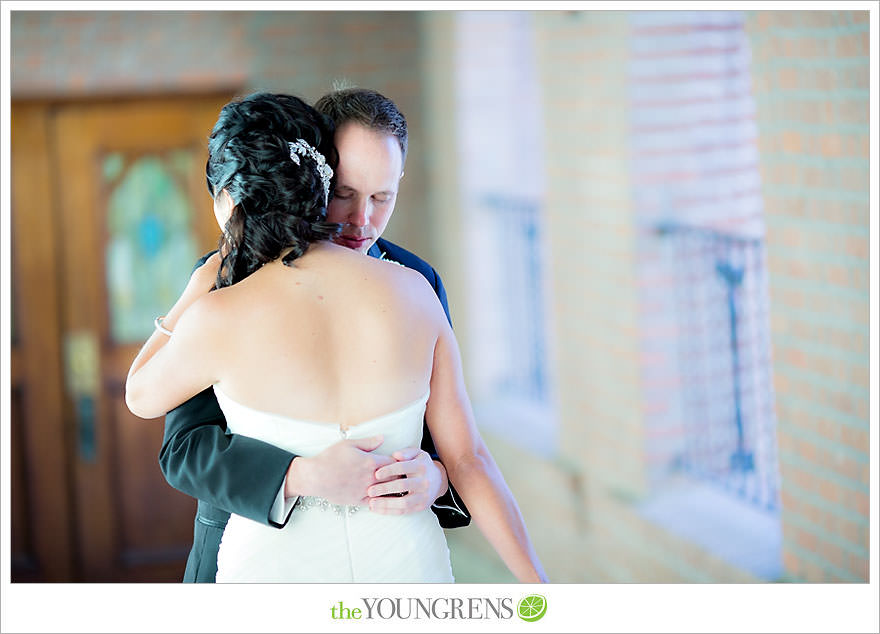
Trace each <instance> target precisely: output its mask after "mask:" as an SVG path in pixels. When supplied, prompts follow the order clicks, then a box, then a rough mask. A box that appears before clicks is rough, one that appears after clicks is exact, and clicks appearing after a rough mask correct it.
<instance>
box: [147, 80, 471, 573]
mask: <svg viewBox="0 0 880 634" xmlns="http://www.w3.org/2000/svg"><path fill="white" fill-rule="evenodd" d="M315 108H316V109H317V110H319V111H320V112H322V113H323V114H325V115H327V116H328V117H330V118H331V119H333V121H334V123H335V124H336V134H335V137H334V141H335V144H336V147H337V150H338V151H339V166H338V168H337V171H336V177H337V178H336V189H335V191H334V196H333V200H331V201H330V205H329V207H328V210H327V219H328V220H329V221H330V222H338V223H340V224H342V225H343V229H342V233H341V235H339V236H338V238H337V242H338V243H339V244H342V245H344V246H346V247H349V248H351V249H354V250H356V251H360V252H362V253H365V254H367V255H370V256H372V257H377V258H380V259H386V260H390V261H393V262H396V263H398V264H401V265H403V266H406V267H409V268H411V269H415V270H417V271H419V272H420V273H421V274H422V275H424V276H425V278H426V279H427V280H428V282H430V283H431V285H432V286H433V288H434V291H435V292H436V293H437V296H438V298H439V299H440V302H441V303H442V305H443V309H444V310H445V311H446V317H447V319H449V307H448V306H447V301H446V291H445V289H444V288H443V282H441V280H440V276H439V275H437V272H436V271H434V269H433V268H432V267H431V265H430V264H428V263H427V262H425V261H424V260H422V259H421V258H419V257H417V256H416V255H414V254H412V253H410V252H409V251H406V250H405V249H403V248H401V247H399V246H397V245H395V244H393V243H391V242H388V241H387V240H383V239H381V238H380V237H379V236H381V234H382V232H383V231H384V230H385V227H386V226H387V224H388V221H389V220H390V219H391V214H392V212H393V211H394V204H395V202H396V198H397V190H398V185H399V182H400V178H401V177H402V176H403V164H404V161H405V160H406V151H407V127H406V120H405V119H404V117H403V114H402V113H401V112H400V111H399V110H398V109H397V106H396V105H395V104H394V102H392V101H391V100H390V99H388V98H386V97H384V96H382V95H381V94H379V93H377V92H375V91H372V90H364V89H357V88H354V89H346V90H340V91H336V92H332V93H330V94H328V95H325V96H324V97H322V98H321V99H319V100H318V102H317V103H316V104H315ZM205 258H207V256H205V257H204V258H202V260H201V261H200V262H199V265H200V264H201V263H202V262H203V261H204V259H205ZM380 444H381V438H379V437H376V438H367V439H361V440H343V441H340V442H339V443H337V444H335V445H333V446H331V447H329V448H327V449H326V450H324V451H323V452H321V453H320V454H318V455H316V456H313V457H310V458H304V457H299V456H295V455H294V454H291V453H290V452H287V451H285V450H283V449H280V448H278V447H275V446H273V445H270V444H267V443H264V442H262V441H259V440H256V439H253V438H249V437H247V436H238V435H235V434H227V433H226V421H225V419H224V418H223V413H222V412H221V410H220V407H219V405H218V404H217V399H216V398H215V397H214V393H213V390H210V389H208V390H205V391H204V392H202V393H201V394H199V395H197V396H195V397H194V398H192V399H190V400H189V401H187V402H186V403H184V404H183V405H181V406H179V407H178V408H176V409H174V410H172V411H171V412H169V413H168V415H167V416H166V417H165V435H164V439H163V441H162V449H161V451H160V453H159V465H160V467H161V469H162V473H163V474H164V475H165V479H166V480H167V481H168V483H169V484H170V485H171V486H173V487H174V488H176V489H178V490H180V491H183V492H184V493H186V494H188V495H191V496H193V497H195V498H198V500H199V504H198V511H197V513H196V518H195V527H194V530H193V547H192V550H191V551H190V554H189V558H188V559H187V562H186V571H185V573H184V579H183V580H184V581H185V582H213V581H214V579H215V575H216V573H217V551H218V548H219V546H220V539H221V538H222V536H223V530H224V528H225V526H226V522H227V520H228V519H229V514H230V513H236V514H238V515H242V516H244V517H247V518H249V519H252V520H254V521H257V522H260V523H262V524H266V525H271V526H275V527H277V528H282V527H283V526H284V525H285V524H286V523H287V522H288V521H289V520H290V513H291V511H292V510H293V507H294V506H295V505H296V502H297V500H298V498H299V496H300V495H313V496H318V497H323V498H326V499H328V500H329V501H330V502H333V503H335V504H358V503H363V500H365V499H366V500H368V503H369V506H370V509H371V510H372V511H375V512H378V513H387V514H403V513H411V512H415V511H421V510H424V509H425V508H427V507H428V506H430V507H431V509H432V510H433V511H434V513H435V514H436V515H437V517H438V519H439V521H440V525H441V526H443V527H444V528H455V527H458V526H466V525H467V524H468V523H469V522H470V515H469V513H468V511H467V508H466V507H465V506H464V504H463V503H462V502H461V500H460V499H459V497H458V495H457V494H456V493H455V490H454V489H453V488H452V486H451V485H450V484H449V483H448V480H447V476H446V470H445V469H444V468H443V465H442V464H441V463H440V462H439V460H438V459H437V454H436V451H435V449H434V443H433V440H432V439H431V435H430V433H429V432H428V428H427V425H425V427H424V430H423V438H422V446H421V448H417V447H410V448H407V449H403V450H401V451H398V452H395V453H394V454H392V456H391V457H387V456H382V455H379V454H374V453H372V451H373V450H374V449H376V448H377V447H378V446H379V445H380ZM294 521H295V520H294ZM291 563H292V564H293V565H295V563H296V562H291Z"/></svg>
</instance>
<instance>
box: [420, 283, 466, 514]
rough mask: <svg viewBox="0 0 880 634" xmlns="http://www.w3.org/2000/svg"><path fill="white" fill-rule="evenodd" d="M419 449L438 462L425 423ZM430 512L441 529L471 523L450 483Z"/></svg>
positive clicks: (442, 295) (440, 290)
mask: <svg viewBox="0 0 880 634" xmlns="http://www.w3.org/2000/svg"><path fill="white" fill-rule="evenodd" d="M431 273H433V277H434V279H433V280H429V281H430V282H431V285H432V286H433V287H434V292H436V293H437V297H438V299H439V300H440V304H441V305H442V306H443V310H444V312H445V313H446V319H447V320H448V321H449V325H450V326H451V325H452V318H451V317H450V316H449V303H448V302H447V300H446V289H445V288H444V287H443V281H442V280H441V279H440V276H439V275H438V274H437V271H435V270H434V269H431ZM421 448H422V450H423V451H425V452H426V453H428V454H429V455H430V456H431V458H433V459H434V460H440V458H439V456H438V455H437V449H436V448H435V447H434V439H433V438H431V432H430V431H429V430H428V424H427V423H425V426H424V430H423V432H422V447H421ZM441 462H442V461H441ZM431 510H432V511H434V514H435V515H436V516H437V519H438V521H439V522H440V526H442V527H443V528H459V527H462V526H467V525H468V524H470V523H471V514H470V512H469V511H468V509H467V507H466V506H465V504H464V502H463V501H462V499H461V497H459V495H458V492H457V491H456V490H455V487H453V486H452V482H450V483H449V489H448V490H447V491H446V493H444V494H443V495H441V496H440V497H439V498H437V500H436V501H435V502H434V504H432V505H431Z"/></svg>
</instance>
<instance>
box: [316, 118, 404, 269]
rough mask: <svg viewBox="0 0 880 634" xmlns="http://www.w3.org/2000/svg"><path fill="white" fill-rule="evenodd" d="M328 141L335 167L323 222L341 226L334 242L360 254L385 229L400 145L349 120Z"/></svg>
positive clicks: (400, 160)
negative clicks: (335, 157)
mask: <svg viewBox="0 0 880 634" xmlns="http://www.w3.org/2000/svg"><path fill="white" fill-rule="evenodd" d="M334 141H335V143H336V149H337V150H338V152H339V166H338V167H337V169H336V190H335V192H334V195H333V200H331V201H330V206H329V207H328V209H327V220H329V221H330V222H338V223H340V224H342V234H341V235H340V236H338V237H337V238H336V242H337V244H341V245H343V246H346V247H348V248H350V249H354V250H356V251H360V252H361V253H366V252H367V250H369V248H370V247H371V246H373V244H375V242H376V240H378V239H379V236H381V235H382V232H383V231H385V227H386V226H387V225H388V221H389V220H390V219H391V214H392V212H393V211H394V203H396V202H397V188H398V186H399V184H400V177H401V176H403V156H402V154H401V151H400V145H399V144H398V142H397V139H396V138H395V137H394V136H393V135H391V134H385V133H382V132H377V131H375V130H371V129H369V128H367V127H364V126H362V125H360V124H358V123H352V122H349V123H346V124H344V125H342V126H341V127H340V128H339V129H338V130H337V131H336V136H335V137H334Z"/></svg>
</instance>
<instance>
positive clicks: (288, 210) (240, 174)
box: [205, 93, 341, 288]
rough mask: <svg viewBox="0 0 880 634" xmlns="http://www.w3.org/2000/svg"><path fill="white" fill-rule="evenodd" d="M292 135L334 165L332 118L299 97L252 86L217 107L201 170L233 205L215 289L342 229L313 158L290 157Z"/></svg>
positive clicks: (222, 242)
mask: <svg viewBox="0 0 880 634" xmlns="http://www.w3.org/2000/svg"><path fill="white" fill-rule="evenodd" d="M297 139H303V140H305V141H306V142H307V143H308V144H310V145H311V146H312V147H314V148H315V149H316V150H317V151H318V152H320V153H321V154H323V155H324V157H325V159H326V161H327V164H328V165H329V166H330V167H331V168H332V169H333V170H334V171H335V170H336V166H337V164H338V155H337V154H336V148H335V147H334V145H333V123H332V121H331V120H330V119H328V118H327V117H325V116H324V115H322V114H320V113H318V112H317V111H316V110H315V109H314V108H312V107H311V106H309V105H308V104H306V103H305V102H304V101H302V100H301V99H299V98H297V97H293V96H291V95H281V94H270V93H255V94H252V95H249V96H248V97H245V98H243V99H241V100H239V101H233V102H231V103H228V104H226V105H225V106H224V107H223V109H222V110H221V111H220V116H219V117H218V119H217V123H216V124H215V125H214V129H213V130H212V131H211V136H210V137H209V139H208V163H207V165H206V166H205V173H206V176H207V181H208V191H209V192H210V194H211V196H212V197H216V196H218V195H219V194H220V192H221V190H223V189H225V190H226V191H227V192H228V193H229V195H230V196H231V197H232V200H233V201H234V203H235V206H234V207H233V210H232V214H231V215H230V217H229V221H228V222H227V223H226V227H225V228H224V231H223V236H222V237H221V238H220V252H221V253H224V254H225V255H224V256H223V259H222V262H221V265H220V270H219V272H218V273H217V287H218V288H221V287H223V286H229V285H231V284H234V283H235V282H238V281H240V280H242V279H244V278H245V277H247V276H248V275H250V274H251V273H253V272H254V271H256V270H257V269H258V268H260V267H261V266H262V265H263V264H266V263H267V262H271V261H272V260H274V259H276V258H278V256H279V255H281V253H282V251H284V249H286V248H288V247H292V250H291V251H290V253H288V254H287V255H285V256H284V260H283V261H284V264H286V265H290V264H291V263H292V262H293V260H295V259H296V258H298V257H299V256H301V255H302V254H303V253H305V251H306V250H307V249H308V247H309V245H310V244H311V243H313V242H317V241H319V240H325V239H327V238H330V237H332V236H334V235H335V234H337V233H338V232H339V230H340V228H341V225H339V224H336V223H330V222H327V204H326V202H327V201H325V190H324V185H323V183H322V181H321V175H320V173H319V170H318V165H317V164H316V162H315V161H314V159H313V158H311V157H309V156H301V157H299V158H300V164H299V165H297V164H296V163H295V162H294V161H293V160H291V158H290V147H289V146H288V143H289V142H295V141H296V140H297ZM330 190H331V192H332V190H333V186H332V183H331V187H330ZM331 196H332V193H331Z"/></svg>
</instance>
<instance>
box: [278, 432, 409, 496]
mask: <svg viewBox="0 0 880 634" xmlns="http://www.w3.org/2000/svg"><path fill="white" fill-rule="evenodd" d="M382 441H383V438H382V436H381V435H380V436H372V437H370V438H361V439H352V440H340V441H339V442H338V443H336V444H334V445H331V446H330V447H327V449H325V450H324V451H322V452H321V453H319V454H316V455H314V456H311V457H309V458H306V457H302V456H300V457H297V458H294V460H293V461H292V462H291V463H290V467H289V468H288V472H287V480H286V485H285V496H286V497H296V496H298V495H313V496H317V497H322V498H325V499H327V500H328V501H330V502H331V503H333V504H350V505H356V504H358V505H366V504H368V503H369V498H368V496H367V489H368V488H369V487H370V485H372V484H375V483H376V479H375V473H376V470H377V469H379V468H380V467H383V466H385V465H389V464H392V463H394V462H395V460H394V458H392V457H390V456H383V455H381V454H377V453H373V450H374V449H376V448H377V447H379V445H381V444H382Z"/></svg>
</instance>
